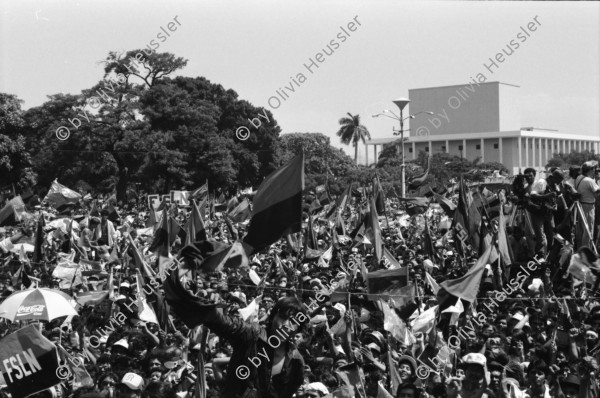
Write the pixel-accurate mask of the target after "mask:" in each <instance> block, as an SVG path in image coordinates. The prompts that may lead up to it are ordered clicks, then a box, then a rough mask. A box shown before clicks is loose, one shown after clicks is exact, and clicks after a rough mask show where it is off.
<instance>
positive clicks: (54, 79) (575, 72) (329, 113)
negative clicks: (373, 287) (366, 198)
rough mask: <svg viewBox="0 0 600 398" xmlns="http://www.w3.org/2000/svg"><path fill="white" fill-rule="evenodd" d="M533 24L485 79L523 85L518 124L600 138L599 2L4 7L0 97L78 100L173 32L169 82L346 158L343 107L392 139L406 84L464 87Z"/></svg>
mask: <svg viewBox="0 0 600 398" xmlns="http://www.w3.org/2000/svg"><path fill="white" fill-rule="evenodd" d="M535 17H537V21H538V22H539V23H540V26H539V27H538V30H537V31H536V32H532V34H531V37H529V38H528V40H527V41H526V42H525V43H523V44H522V45H521V46H520V47H519V49H518V50H516V51H515V53H514V54H513V55H512V56H510V57H509V58H508V59H507V60H506V61H505V62H504V63H502V64H501V66H500V67H499V68H497V70H495V73H494V74H493V75H491V74H489V73H488V75H489V77H488V81H500V82H503V83H509V84H514V85H517V86H520V89H519V109H520V113H521V115H520V117H521V125H522V126H523V127H525V126H534V127H539V128H547V129H555V130H558V131H559V132H564V133H573V134H584V135H592V136H600V112H599V109H600V81H599V80H600V78H599V74H600V4H599V3H598V2H586V1H581V2H568V1H561V2H543V1H540V2H525V1H518V2H510V1H502V2H496V1H483V2H478V1H468V2H461V1H443V2H438V1H418V2H412V1H398V0H390V1H366V0H364V1H353V0H350V1H348V0H339V1H337V0H332V1H329V0H308V1H307V0H301V1H295V0H286V1H281V0H279V1H274V0H264V1H263V0H256V1H255V0H215V1H213V0H194V1H191V0H189V1H178V0H173V1H161V2H158V1H148V0H143V1H129V0H117V1H112V0H106V1H105V0H90V1H83V0H80V1H75V0H73V1H71V0H60V1H59V0H43V1H34V0H4V1H2V2H0V92H4V93H10V94H15V95H17V96H18V97H19V98H20V99H22V100H24V105H23V107H24V109H28V108H31V107H34V106H39V105H41V104H42V103H44V102H45V101H46V100H47V96H48V95H52V94H58V93H70V94H79V93H80V92H81V90H83V89H87V88H89V87H91V86H93V85H94V84H96V83H97V82H98V81H99V80H100V79H101V78H102V75H103V71H102V65H101V64H100V63H99V61H101V60H103V59H105V58H106V56H107V54H108V52H109V51H128V50H131V49H136V48H143V47H146V46H147V45H148V44H149V43H150V41H151V40H156V39H157V35H158V34H160V33H161V32H162V30H161V28H163V29H165V30H167V31H168V24H169V23H172V25H171V29H172V30H174V31H170V32H169V34H170V36H168V37H166V40H164V42H161V41H160V40H156V42H157V43H158V44H159V47H158V48H157V51H158V52H170V53H173V54H175V55H176V56H180V57H183V58H185V59H187V60H188V64H187V66H186V67H185V68H184V69H182V70H181V71H179V72H178V73H177V75H182V76H191V77H196V76H204V77H206V78H207V79H209V80H210V81H211V82H213V83H218V84H221V85H222V86H224V87H225V88H227V89H229V88H230V89H233V90H235V91H236V92H237V93H238V95H239V97H240V98H241V99H245V100H248V101H249V102H251V103H252V104H253V105H254V106H257V107H264V108H266V109H269V110H270V111H271V112H272V113H273V115H274V117H275V119H276V120H277V122H278V124H279V125H280V127H281V129H282V132H283V133H294V132H320V133H323V134H325V135H327V136H329V137H330V138H331V143H332V145H334V146H336V147H340V148H344V149H345V150H346V152H347V153H349V154H352V155H353V153H354V150H353V148H351V147H347V146H344V145H341V144H340V141H339V138H338V137H336V135H335V133H336V132H337V130H338V129H339V123H338V121H339V119H340V118H342V117H344V116H345V115H346V113H347V112H350V113H352V114H359V115H360V116H361V120H362V123H363V124H364V125H365V126H366V127H367V128H368V129H369V131H370V133H371V136H372V137H373V138H384V137H389V136H391V133H392V127H395V124H394V121H393V120H389V119H385V118H377V119H374V118H372V115H373V114H375V113H379V112H381V111H382V110H384V109H395V108H394V107H395V105H394V104H393V103H392V102H391V101H392V100H393V99H395V98H398V97H408V90H409V89H414V88H421V87H434V86H447V85H455V84H467V83H469V82H470V81H471V78H472V77H474V76H475V75H476V74H477V73H479V72H482V71H483V70H485V67H484V63H485V62H488V63H489V61H488V59H489V58H490V57H494V56H495V54H496V53H497V52H498V51H500V50H501V49H502V48H503V47H504V46H506V45H507V44H508V43H509V42H510V40H512V39H515V38H516V35H517V33H519V31H520V28H521V27H522V26H526V25H527V24H528V22H531V21H532V20H533V19H534V18H535ZM174 18H176V21H177V22H179V25H177V24H176V22H175V21H174ZM349 24H350V25H349ZM173 28H176V30H175V29H173ZM352 30H353V31H352ZM344 32H345V33H344ZM341 37H344V39H343V40H342V39H341ZM332 40H333V41H334V43H335V44H337V46H335V45H334V44H332ZM328 44H329V45H330V47H331V49H329V48H328V47H327V45H328ZM323 48H325V51H327V52H328V53H329V54H330V55H323V58H321V62H318V61H317V60H316V59H315V56H316V54H317V53H319V52H321V53H322V52H323ZM332 50H333V52H332ZM311 59H312V60H313V61H311ZM299 74H302V77H301V76H300V75H299ZM286 86H287V87H288V88H287V89H286V88H284V87H286ZM278 91H279V93H281V94H279V93H278ZM282 96H283V98H284V99H285V100H283V99H282ZM272 97H274V98H272ZM277 98H278V100H277ZM405 127H410V126H405ZM251 133H252V131H251ZM359 158H360V159H364V146H362V145H361V147H360V153H359Z"/></svg>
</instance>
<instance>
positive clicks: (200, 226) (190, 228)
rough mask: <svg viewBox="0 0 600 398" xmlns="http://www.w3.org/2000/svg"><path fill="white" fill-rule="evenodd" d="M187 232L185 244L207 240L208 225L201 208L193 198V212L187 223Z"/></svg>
mask: <svg viewBox="0 0 600 398" xmlns="http://www.w3.org/2000/svg"><path fill="white" fill-rule="evenodd" d="M185 230H186V232H187V234H186V238H185V244H186V245H189V244H190V243H191V242H198V241H202V240H206V227H205V226H204V220H203V219H202V214H200V209H199V208H198V206H197V205H196V202H195V201H193V200H192V212H191V214H190V217H189V218H188V221H187V224H186V225H185Z"/></svg>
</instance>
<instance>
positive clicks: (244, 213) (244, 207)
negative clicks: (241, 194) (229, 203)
mask: <svg viewBox="0 0 600 398" xmlns="http://www.w3.org/2000/svg"><path fill="white" fill-rule="evenodd" d="M229 217H231V221H233V222H244V221H246V220H247V219H248V218H250V203H249V202H248V199H244V200H242V201H241V202H240V203H239V204H238V205H237V206H236V207H235V208H234V209H233V210H231V212H230V213H229Z"/></svg>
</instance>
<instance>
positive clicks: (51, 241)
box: [0, 162, 600, 398]
mask: <svg viewBox="0 0 600 398" xmlns="http://www.w3.org/2000/svg"><path fill="white" fill-rule="evenodd" d="M546 175H547V177H543V178H542V177H540V176H536V171H535V170H533V169H527V170H525V171H524V173H523V175H519V176H516V177H515V178H514V182H513V183H512V185H506V186H503V187H501V189H498V190H493V189H487V188H484V186H483V185H479V186H476V187H473V188H472V193H466V198H467V203H464V198H463V197H462V195H463V194H464V193H465V192H466V190H465V191H461V190H462V189H463V188H464V186H463V184H462V183H461V184H458V186H457V185H454V186H452V187H448V189H447V191H446V192H439V194H440V195H439V196H442V197H444V198H445V199H446V200H448V201H451V202H452V204H453V205H454V206H455V207H456V210H453V211H456V212H459V211H461V206H463V207H464V208H465V210H466V213H465V214H468V215H469V216H470V217H471V221H472V220H473V219H477V220H478V222H477V225H476V226H475V228H474V229H473V228H471V229H469V228H468V226H467V229H468V230H469V235H470V236H468V237H467V238H466V239H459V236H458V234H457V233H456V230H457V229H456V223H457V220H456V218H455V217H454V214H447V213H451V212H450V211H448V209H447V208H448V205H447V204H446V205H444V204H442V203H440V204H439V205H438V204H437V203H436V202H435V201H434V200H433V199H430V201H431V203H430V204H429V205H428V206H427V207H425V208H424V209H423V211H420V212H419V211H417V212H416V214H415V213H414V212H412V211H411V212H408V213H411V214H408V213H407V208H406V201H405V200H399V199H398V198H396V197H394V195H392V194H390V195H386V198H385V202H384V211H383V212H382V214H378V215H377V216H378V220H379V222H378V224H379V225H378V227H372V226H371V228H369V226H368V223H366V222H365V220H366V219H368V218H369V214H370V212H371V211H374V210H373V204H374V203H375V201H374V200H373V199H372V198H370V195H377V192H375V190H373V191H372V192H371V193H370V194H369V193H366V191H360V190H359V191H356V192H355V194H351V195H349V197H348V198H347V200H346V201H344V204H343V206H342V208H338V209H335V206H336V205H338V207H339V201H335V200H331V202H330V203H328V204H324V203H325V202H324V201H321V203H320V205H319V206H317V205H315V203H314V202H315V200H314V198H315V197H317V196H319V195H318V193H316V192H311V193H308V194H307V195H306V196H305V202H306V203H305V205H304V215H303V218H304V220H305V221H306V222H305V225H304V228H303V231H302V232H301V233H296V234H293V235H288V236H287V237H282V238H281V239H280V240H279V241H278V242H276V243H275V244H273V245H271V246H270V247H269V248H267V249H265V250H261V251H260V252H258V253H254V254H253V255H251V256H249V257H248V258H247V261H244V260H243V259H242V260H241V261H240V263H239V264H236V265H231V264H229V263H228V261H221V262H218V266H217V267H206V265H207V262H209V260H214V258H215V256H217V255H218V254H219V253H221V252H219V248H220V247H222V245H225V244H229V245H231V244H232V243H233V242H235V241H238V240H239V239H240V238H241V237H243V236H244V234H245V231H246V230H247V227H248V223H249V221H250V220H248V219H245V220H244V221H241V222H236V221H234V220H231V219H230V217H228V214H230V212H231V210H232V209H231V207H232V206H233V205H231V202H230V206H227V204H226V203H223V204H219V203H216V205H215V202H216V201H215V200H214V199H207V200H205V201H204V202H205V203H206V206H204V207H203V206H199V207H200V213H201V217H202V225H203V228H204V230H201V231H196V232H199V233H196V235H195V236H194V237H193V238H192V237H190V236H189V231H190V229H189V228H187V227H186V224H188V223H189V220H190V218H191V217H192V212H193V211H194V207H192V206H189V205H186V206H182V205H177V204H171V205H169V206H167V205H165V204H163V207H164V209H161V210H160V211H156V212H155V210H154V209H150V208H149V206H148V202H147V200H146V198H145V197H143V196H140V197H139V198H135V199H132V200H131V201H130V202H129V203H121V202H119V203H115V202H111V201H108V200H102V199H101V198H96V199H92V198H91V197H90V198H86V199H85V200H83V199H82V200H80V201H79V203H77V204H76V205H74V206H71V207H70V208H69V209H68V210H67V211H66V212H62V213H60V212H59V210H60V209H59V210H57V209H55V208H53V207H52V206H50V205H49V204H47V203H44V202H42V204H41V205H40V206H35V207H34V208H28V209H27V212H28V213H29V217H23V219H22V221H21V222H20V223H19V224H16V225H13V226H5V227H3V228H2V229H0V256H1V258H0V260H1V263H2V264H3V265H2V270H3V271H2V273H1V274H0V278H1V279H0V290H1V291H2V298H0V300H2V299H5V298H6V297H8V296H10V295H11V294H13V293H14V292H15V291H16V290H21V289H27V288H32V287H40V288H42V287H47V288H53V289H61V290H63V291H64V292H65V293H68V294H69V295H71V296H73V297H74V299H75V301H77V303H78V304H77V311H78V314H79V315H78V316H75V317H72V318H67V319H65V318H64V317H62V318H58V319H54V320H51V321H48V322H42V323H41V327H42V329H43V333H44V335H45V336H46V337H47V338H48V339H49V340H51V341H52V342H53V343H54V344H56V345H57V346H59V345H60V346H61V347H62V348H64V350H65V351H66V352H67V353H69V355H71V356H73V357H75V358H79V359H81V361H82V363H83V365H82V366H81V367H80V369H75V368H74V369H73V371H72V375H71V377H69V378H67V379H65V380H63V381H62V383H60V384H58V385H56V386H54V387H52V388H51V389H48V390H44V391H42V392H39V393H37V394H35V395H36V396H37V397H40V398H41V397H53V398H54V397H67V396H73V397H76V398H134V397H144V398H158V397H167V398H176V396H179V397H180V398H192V397H194V396H196V397H199V398H200V397H248V398H252V397H279V398H283V397H288V398H291V397H297V398H300V397H326V396H329V397H352V396H355V397H365V398H367V397H378V398H379V397H390V396H391V397H399V398H417V397H419V398H426V397H439V398H443V397H448V398H457V397H462V398H479V397H497V398H500V397H502V398H513V397H515V398H521V397H531V398H537V397H544V398H545V397H551V396H552V397H575V396H580V397H584V396H585V397H597V396H598V393H599V387H600V384H599V381H600V379H599V377H600V369H599V366H598V360H599V359H600V350H599V348H600V338H599V334H598V333H599V332H598V330H599V328H600V292H599V290H598V286H599V285H600V261H598V259H597V258H598V257H597V249H596V247H597V243H598V229H599V226H600V222H599V221H598V216H599V215H600V211H598V209H597V207H598V204H599V202H600V199H599V198H600V187H599V186H598V180H599V176H600V175H599V174H598V165H597V163H595V162H586V163H585V164H583V165H582V166H581V167H579V168H575V167H573V168H571V169H570V170H569V172H568V175H564V174H563V172H562V171H560V170H549V171H548V172H547V173H546ZM536 177H537V178H536ZM365 193H366V195H365ZM249 199H250V201H251V197H249ZM231 200H233V201H235V203H239V202H241V200H242V198H241V197H238V198H236V199H231ZM201 201H202V198H200V200H199V202H201ZM219 205H221V206H220V207H219ZM161 217H168V219H169V220H172V223H173V224H172V225H173V228H171V227H169V229H168V231H167V232H168V241H169V251H170V253H167V255H168V254H170V256H168V257H167V256H165V253H159V251H157V250H154V249H155V247H153V246H155V245H154V244H153V243H154V242H155V240H156V239H157V236H158V235H160V231H159V229H160V228H161V226H162V225H165V224H166V223H162V222H161V220H162V218H161ZM40 219H43V222H41V221H40ZM40 225H41V227H40ZM169 225H171V224H169ZM365 225H367V227H366V228H365ZM178 226H179V227H178ZM374 228H375V229H379V231H374V230H373V229H374ZM38 229H39V230H38ZM177 230H178V231H177ZM40 231H41V234H40V233H39V232H40ZM186 233H187V234H186ZM474 235H477V238H476V239H475V236H474ZM40 237H41V238H40ZM40 239H41V240H42V242H41V243H40V242H39V240H40ZM26 242H29V243H30V244H31V245H32V246H34V247H36V250H37V252H36V250H34V251H33V252H30V251H25V250H24V249H22V248H21V247H23V245H26V244H27V243H26ZM379 242H381V245H382V246H381V247H380V248H378V247H377V245H379V244H380V243H379ZM38 246H39V247H40V248H41V252H39V250H40V249H37V247H38ZM233 247H235V246H233ZM149 249H152V250H149ZM380 249H382V250H380ZM506 250H507V251H506ZM381 251H383V255H382V254H381ZM506 252H507V253H508V254H509V258H508V261H507V258H505V257H504V255H503V253H506ZM494 253H496V255H495V256H494V255H493V254H494ZM229 254H231V253H229ZM240 257H242V258H243V257H244V254H243V253H242V254H241V255H240ZM230 258H231V255H230V256H229V259H230ZM575 258H577V259H578V261H579V262H578V263H577V264H575V262H574V259H575ZM225 260H228V258H226V259H225ZM66 263H67V264H70V265H72V264H79V266H80V267H79V268H77V269H76V271H75V273H74V274H72V277H69V278H67V279H65V277H64V276H60V275H58V274H57V273H56V272H55V271H56V268H58V267H60V266H61V264H62V266H64V265H65V264H66ZM481 267H482V268H483V271H482V272H481V273H477V274H476V273H475V271H474V270H479V269H480V268H481ZM574 267H576V268H577V270H578V272H576V271H575V270H574ZM586 267H587V268H586ZM382 270H387V271H388V272H389V275H390V281H395V282H396V284H393V283H391V285H390V284H388V285H386V287H385V288H380V287H377V286H376V284H372V283H371V278H370V275H371V276H373V275H379V274H381V271H382ZM523 270H526V271H527V272H522V271H523ZM582 270H584V271H583V272H582ZM586 270H587V271H589V272H587V271H586ZM403 272H404V273H403ZM582 274H583V275H584V277H583V279H581V275H582ZM69 275H71V274H69ZM385 275H388V274H384V276H385ZM398 275H401V276H402V278H404V279H403V280H402V279H398ZM474 275H475V276H474ZM71 278H72V279H71ZM394 278H396V279H394ZM384 279H385V278H384ZM384 282H385V281H384ZM471 282H472V283H471ZM451 286H454V287H456V286H460V287H461V288H464V289H465V291H464V292H463V293H464V295H461V293H460V292H458V293H457V291H456V289H454V290H453V289H452V288H451ZM465 286H467V287H468V289H467V288H465ZM92 293H97V295H93V294H92ZM102 293H105V294H102ZM470 293H473V296H474V297H473V299H469V298H468V297H467V296H468V294H470ZM84 297H85V298H86V299H85V300H83V298H84ZM89 297H93V299H89ZM141 298H143V299H141ZM132 303H135V305H132ZM144 304H147V306H145V305H144ZM115 314H122V315H123V317H115ZM0 316H2V314H0ZM111 319H113V321H111ZM114 319H118V320H119V321H118V322H116V321H114ZM23 326H24V322H11V321H9V320H7V319H2V320H1V321H0V336H2V337H4V336H6V335H8V334H10V333H13V332H15V331H16V330H18V329H20V328H21V327H23ZM0 344H2V343H1V341H0ZM1 359H2V358H0V360H1ZM0 384H3V385H2V386H0V394H2V396H3V397H8V396H10V394H9V392H8V389H7V388H6V383H5V382H4V383H2V380H0Z"/></svg>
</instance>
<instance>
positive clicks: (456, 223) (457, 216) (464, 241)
mask: <svg viewBox="0 0 600 398" xmlns="http://www.w3.org/2000/svg"><path fill="white" fill-rule="evenodd" d="M469 204H470V203H469V201H468V197H467V187H466V185H465V182H464V179H463V177H462V176H460V183H459V185H458V205H457V206H456V211H455V212H454V219H453V221H452V228H453V229H454V244H455V245H456V250H458V252H459V253H460V254H461V255H464V253H465V249H466V247H468V246H469Z"/></svg>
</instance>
